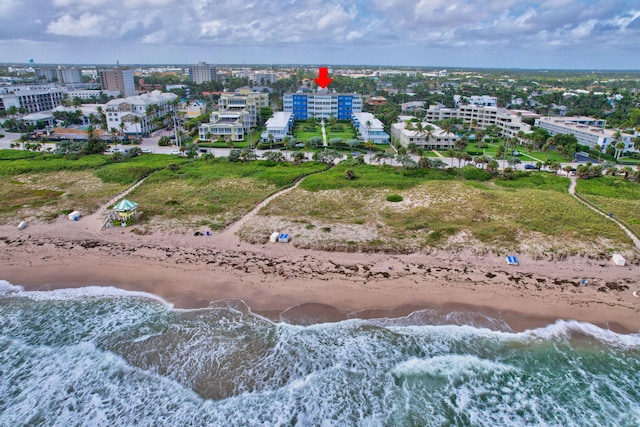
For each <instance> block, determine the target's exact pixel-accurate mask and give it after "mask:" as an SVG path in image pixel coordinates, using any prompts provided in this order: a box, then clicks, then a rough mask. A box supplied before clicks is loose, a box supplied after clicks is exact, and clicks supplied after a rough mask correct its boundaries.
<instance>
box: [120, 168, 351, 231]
mask: <svg viewBox="0 0 640 427" xmlns="http://www.w3.org/2000/svg"><path fill="white" fill-rule="evenodd" d="M325 167H326V165H324V164H321V163H316V162H308V163H302V164H300V165H294V164H292V163H284V162H282V163H280V162H279V163H276V162H268V161H252V162H235V163H232V162H229V161H227V160H226V159H214V160H211V161H196V162H191V163H187V164H183V165H182V166H181V167H180V168H179V169H178V170H169V169H163V170H161V171H159V172H156V173H154V174H152V175H151V176H149V178H147V180H146V181H145V182H144V184H142V185H141V186H140V187H138V188H137V189H136V190H134V191H133V192H132V193H131V195H130V197H131V198H132V199H134V200H135V201H136V202H138V204H139V206H140V207H141V208H140V210H141V212H142V215H141V218H140V219H141V220H142V222H143V223H144V222H147V223H148V224H151V222H152V221H153V222H157V221H171V220H179V223H180V224H181V225H182V226H185V227H193V226H198V225H206V226H208V227H209V228H212V229H220V228H223V227H224V226H226V225H227V224H230V223H231V222H233V221H235V220H237V219H238V218H240V217H241V216H242V215H244V214H245V213H247V212H248V211H249V210H251V209H252V208H253V207H254V206H255V204H256V202H258V201H262V200H263V199H265V198H266V197H268V196H269V195H270V194H271V193H273V192H275V191H277V190H278V189H280V188H283V187H286V186H287V185H290V184H292V183H293V181H294V180H295V179H296V178H297V177H298V176H300V175H303V174H308V173H313V172H317V171H320V170H322V169H324V168H325ZM343 179H344V178H343Z"/></svg>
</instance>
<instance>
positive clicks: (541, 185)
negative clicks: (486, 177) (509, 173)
mask: <svg viewBox="0 0 640 427" xmlns="http://www.w3.org/2000/svg"><path fill="white" fill-rule="evenodd" d="M495 185H498V186H500V187H505V188H511V189H523V188H530V189H537V190H548V191H558V192H560V193H566V192H567V189H568V188H569V178H565V177H562V176H559V175H555V174H551V173H546V172H535V173H530V172H520V173H519V174H518V177H517V179H513V180H506V179H497V180H496V181H495Z"/></svg>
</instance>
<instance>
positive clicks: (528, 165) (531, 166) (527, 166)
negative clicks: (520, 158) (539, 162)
mask: <svg viewBox="0 0 640 427" xmlns="http://www.w3.org/2000/svg"><path fill="white" fill-rule="evenodd" d="M524 168H525V169H538V167H537V166H536V165H532V164H531V163H527V164H526V165H524Z"/></svg>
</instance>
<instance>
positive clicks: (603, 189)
mask: <svg viewBox="0 0 640 427" xmlns="http://www.w3.org/2000/svg"><path fill="white" fill-rule="evenodd" d="M576 192H577V193H578V194H580V195H581V196H582V197H584V198H585V199H587V200H588V201H590V202H591V203H593V204H594V205H596V206H598V207H599V208H601V209H602V210H603V211H604V212H611V213H613V215H614V217H615V218H616V219H618V220H622V221H624V222H625V223H626V225H628V226H630V227H631V228H632V229H633V230H634V231H635V232H636V234H637V235H640V184H638V183H635V182H629V181H627V180H625V179H623V178H622V177H612V176H603V177H601V178H597V179H589V180H584V179H581V180H579V181H578V186H577V188H576Z"/></svg>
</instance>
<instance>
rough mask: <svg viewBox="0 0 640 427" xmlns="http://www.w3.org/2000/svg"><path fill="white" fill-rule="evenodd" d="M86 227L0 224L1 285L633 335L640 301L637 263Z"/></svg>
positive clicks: (281, 314) (294, 311)
mask: <svg viewBox="0 0 640 427" xmlns="http://www.w3.org/2000/svg"><path fill="white" fill-rule="evenodd" d="M94 226H95V224H89V223H85V224H83V223H82V221H80V222H79V223H74V222H69V221H65V220H60V221H57V222H56V223H53V224H35V225H30V226H29V227H28V228H27V229H25V230H23V231H18V230H15V228H14V227H7V226H2V227H0V266H1V267H0V279H4V280H8V281H10V282H11V283H13V284H15V285H22V286H25V287H26V288H27V289H39V290H48V289H56V288H63V287H81V286H88V285H98V286H115V287H118V288H122V289H126V290H135V291H144V292H149V293H153V294H155V295H158V296H161V297H163V298H164V299H165V300H167V301H168V302H170V303H172V304H174V305H175V306H176V307H178V308H201V307H207V306H209V305H210V303H211V302H213V301H219V300H225V299H240V300H242V301H244V302H245V303H246V304H247V305H248V306H249V307H250V308H251V309H252V310H253V311H254V312H257V313H260V314H263V315H265V316H267V317H269V318H272V319H274V320H280V321H287V322H291V323H299V324H308V323H314V322H322V321H338V320H344V319H348V318H352V317H361V318H377V317H390V318H397V317H403V316H407V315H409V314H410V313H413V312H416V311H420V310H431V311H437V312H439V313H440V316H441V317H442V316H443V315H445V314H447V313H454V314H456V318H457V319H458V320H456V321H454V323H455V322H458V323H460V322H462V323H464V319H465V315H463V314H460V313H475V314H474V316H477V315H478V314H486V315H487V316H490V317H493V318H496V319H500V320H502V321H504V322H505V323H507V324H508V325H509V327H511V328H512V329H513V330H519V331H521V330H525V329H531V328H536V327H539V326H543V325H546V324H549V323H553V321H555V320H556V319H566V320H569V319H571V320H579V321H586V322H590V323H594V324H596V325H598V326H602V327H608V328H610V329H613V330H615V331H618V332H638V331H640V298H635V297H634V296H633V295H632V291H634V290H640V282H639V278H640V267H639V266H638V265H637V263H636V264H634V265H627V266H625V267H616V266H614V265H613V264H612V263H610V262H609V261H608V260H601V259H590V258H582V257H568V258H563V259H556V260H554V259H546V260H540V259H537V260H536V259H529V258H528V257H527V256H526V254H523V255H521V256H520V261H521V265H519V266H507V265H506V262H505V260H504V258H503V257H498V256H490V255H489V256H482V257H480V256H476V255H473V254H472V253H471V252H468V253H465V252H458V253H447V252H442V251H433V252H432V253H430V254H412V255H389V254H368V253H336V252H332V253H330V252H321V251H313V250H305V249H298V248H295V247H293V246H292V245H287V244H267V245H251V244H248V243H239V242H238V241H237V240H236V239H232V238H229V237H228V235H227V236H226V237H225V235H222V234H220V235H217V234H215V233H214V234H213V235H212V236H200V237H194V236H192V235H191V236H187V235H149V236H136V235H133V234H131V233H130V232H128V231H127V230H118V229H110V230H105V231H102V232H98V231H96V230H97V228H95V227H94ZM583 279H585V280H587V281H588V283H589V285H587V286H584V285H583V284H582V283H581V282H582V280H583ZM470 316H471V315H470ZM414 317H415V316H414ZM472 318H473V316H471V317H468V319H472ZM426 321H428V319H426ZM489 327H490V325H489Z"/></svg>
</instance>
